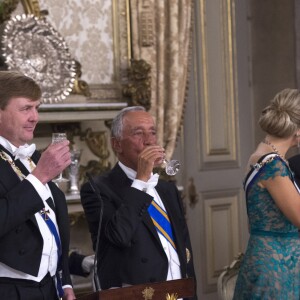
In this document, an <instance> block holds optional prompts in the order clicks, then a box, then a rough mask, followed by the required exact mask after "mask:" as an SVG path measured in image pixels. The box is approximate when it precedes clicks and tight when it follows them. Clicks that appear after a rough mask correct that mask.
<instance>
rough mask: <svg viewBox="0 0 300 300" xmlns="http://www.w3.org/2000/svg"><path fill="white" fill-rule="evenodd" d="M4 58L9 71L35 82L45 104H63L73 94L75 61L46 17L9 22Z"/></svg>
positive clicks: (31, 17)
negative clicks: (18, 73) (38, 86)
mask: <svg viewBox="0 0 300 300" xmlns="http://www.w3.org/2000/svg"><path fill="white" fill-rule="evenodd" d="M2 55H3V56H4V58H5V62H6V64H7V66H8V68H9V69H10V70H18V71H20V72H22V73H24V74H25V75H27V76H29V77H32V78H33V79H34V80H36V82H37V83H38V84H39V85H40V87H41V89H42V99H41V100H42V102H43V103H58V102H62V101H63V100H64V99H65V98H66V97H67V96H68V95H69V94H70V92H71V91H72V88H73V86H74V82H75V76H76V72H75V61H74V60H73V59H72V58H71V55H70V53H69V49H68V47H67V45H66V43H65V41H64V39H63V38H62V37H61V36H60V34H59V33H58V32H57V31H56V30H55V29H54V28H53V27H52V26H51V25H50V24H49V23H48V22H47V21H46V19H45V18H37V17H35V16H34V15H18V16H15V17H14V18H12V19H10V20H9V21H7V23H6V25H5V28H4V33H3V37H2Z"/></svg>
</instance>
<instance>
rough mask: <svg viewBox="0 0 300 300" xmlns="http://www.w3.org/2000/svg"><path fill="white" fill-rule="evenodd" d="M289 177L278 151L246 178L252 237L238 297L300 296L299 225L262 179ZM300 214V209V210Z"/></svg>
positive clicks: (256, 166)
mask: <svg viewBox="0 0 300 300" xmlns="http://www.w3.org/2000/svg"><path fill="white" fill-rule="evenodd" d="M275 176H283V177H284V176H289V177H290V179H291V180H292V181H293V183H294V185H295V188H296V189H297V190H298V191H299V189H298V188H297V186H296V184H295V181H294V179H293V174H292V172H291V170H290V168H289V167H288V165H287V163H286V162H285V161H284V160H283V159H282V158H281V157H280V156H279V155H277V154H275V153H271V154H268V155H265V156H263V157H262V158H261V159H260V160H259V161H258V163H256V164H255V165H254V166H252V168H251V170H250V172H249V173H248V174H247V176H246V178H245V181H244V189H245V195H246V204H247V214H248V219H249V231H250V238H249V241H248V246H247V250H246V253H245V256H244V258H243V261H242V263H241V268H240V270H239V274H238V278H237V283H236V287H235V293H234V297H233V299H234V300H248V299H259V300H262V299H272V300H274V299H282V300H286V299H287V300H291V299H298V300H299V299H300V295H299V294H300V239H299V234H298V228H297V227H295V226H294V225H293V224H292V223H291V222H290V221H289V220H288V219H287V218H286V217H285V216H284V215H283V213H282V212H281V211H280V210H279V208H278V207H277V206H276V204H275V202H274V200H273V199H272V197H271V195H270V194H269V193H268V191H267V190H266V189H264V188H261V187H260V186H259V185H258V182H259V181H261V180H266V179H268V178H274V177H275ZM299 213H300V212H299Z"/></svg>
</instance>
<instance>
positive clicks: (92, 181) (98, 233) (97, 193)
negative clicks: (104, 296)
mask: <svg viewBox="0 0 300 300" xmlns="http://www.w3.org/2000/svg"><path fill="white" fill-rule="evenodd" d="M86 176H87V178H88V181H89V184H90V186H91V188H92V190H93V192H94V193H95V194H96V196H97V198H98V199H99V202H100V213H99V225H98V232H97V240H96V247H95V257H94V283H95V288H96V291H100V290H101V286H100V282H99V277H98V249H99V240H100V232H101V224H102V216H103V200H102V197H101V195H100V192H99V189H98V187H97V186H96V184H95V181H94V180H93V178H92V176H91V175H90V174H89V173H88V172H87V173H86Z"/></svg>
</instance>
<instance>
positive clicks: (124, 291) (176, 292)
mask: <svg viewBox="0 0 300 300" xmlns="http://www.w3.org/2000/svg"><path fill="white" fill-rule="evenodd" d="M194 296H195V279H194V278H185V279H178V280H170V281H163V282H154V283H150V282H149V283H145V284H138V285H132V286H128V287H123V288H116V289H109V290H102V291H97V292H94V293H92V294H89V295H86V296H82V297H80V298H78V300H165V299H166V300H176V299H178V298H189V297H194Z"/></svg>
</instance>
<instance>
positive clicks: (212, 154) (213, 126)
mask: <svg viewBox="0 0 300 300" xmlns="http://www.w3.org/2000/svg"><path fill="white" fill-rule="evenodd" d="M234 7H235V0H224V1H216V0H213V1H211V0H210V1H208V0H199V14H200V21H199V23H198V24H197V27H198V28H197V35H196V41H197V45H196V54H195V55H196V58H197V57H198V62H197V65H198V71H195V72H196V73H195V76H196V81H197V87H196V89H197V93H198V96H199V97H198V99H197V101H198V102H199V103H197V105H198V109H199V113H200V117H199V119H198V124H197V127H198V128H199V127H201V130H200V139H198V147H199V150H200V151H199V161H198V163H199V169H202V170H208V169H220V168H228V167H229V168H230V167H232V168H235V167H238V166H239V152H238V149H239V147H238V142H237V139H238V131H239V126H238V117H237V111H238V107H237V90H236V80H237V79H236V45H235V15H234ZM212 9H214V10H215V11H218V12H219V16H220V17H219V18H218V19H219V21H218V22H216V20H215V19H214V20H211V19H209V18H207V13H206V11H207V10H212ZM212 32H213V34H212ZM199 57H200V58H199ZM197 72H198V73H197Z"/></svg>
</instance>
